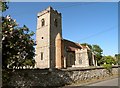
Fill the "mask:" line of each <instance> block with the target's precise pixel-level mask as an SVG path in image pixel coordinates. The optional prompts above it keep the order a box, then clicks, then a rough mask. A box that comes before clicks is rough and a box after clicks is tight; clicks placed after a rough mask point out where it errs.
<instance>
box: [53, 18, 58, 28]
mask: <svg viewBox="0 0 120 88" xmlns="http://www.w3.org/2000/svg"><path fill="white" fill-rule="evenodd" d="M54 25H55V27H57V26H58V22H57V19H54Z"/></svg>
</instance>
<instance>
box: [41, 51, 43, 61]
mask: <svg viewBox="0 0 120 88" xmlns="http://www.w3.org/2000/svg"><path fill="white" fill-rule="evenodd" d="M41 60H43V52H41Z"/></svg>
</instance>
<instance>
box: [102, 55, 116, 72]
mask: <svg viewBox="0 0 120 88" xmlns="http://www.w3.org/2000/svg"><path fill="white" fill-rule="evenodd" d="M103 59H104V64H103V66H104V67H105V68H106V69H107V70H108V71H109V73H111V70H112V65H115V64H116V61H115V59H114V58H113V57H112V56H104V57H103Z"/></svg>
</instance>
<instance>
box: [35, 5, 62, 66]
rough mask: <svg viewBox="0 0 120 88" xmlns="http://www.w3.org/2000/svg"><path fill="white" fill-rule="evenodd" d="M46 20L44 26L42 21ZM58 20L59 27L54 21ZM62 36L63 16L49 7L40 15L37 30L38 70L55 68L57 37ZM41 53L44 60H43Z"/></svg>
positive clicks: (36, 58)
mask: <svg viewBox="0 0 120 88" xmlns="http://www.w3.org/2000/svg"><path fill="white" fill-rule="evenodd" d="M42 19H44V22H45V23H44V26H42V22H41V20H42ZM55 19H57V22H58V25H57V27H56V26H55V25H54V20H55ZM58 34H60V35H61V36H62V28H61V14H60V13H58V12H57V11H55V10H53V9H52V8H51V7H48V8H47V9H46V10H44V11H42V12H40V13H38V18H37V30H36V41H37V45H36V57H35V60H36V62H37V63H36V68H50V67H51V68H54V67H55V59H56V53H55V52H56V46H55V39H56V36H57V35H58ZM41 52H42V53H43V59H42V60H41Z"/></svg>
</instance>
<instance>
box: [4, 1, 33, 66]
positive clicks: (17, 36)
mask: <svg viewBox="0 0 120 88" xmlns="http://www.w3.org/2000/svg"><path fill="white" fill-rule="evenodd" d="M5 4H6V3H5ZM4 6H5V5H4ZM5 8H6V6H5ZM6 9H7V8H6ZM6 9H4V8H3V11H5V10H6ZM33 35H34V32H32V31H30V30H29V28H27V27H26V26H25V25H24V26H23V27H19V26H18V24H17V23H16V20H14V19H12V18H11V16H10V15H8V16H6V17H2V67H3V68H7V66H8V65H9V66H10V67H11V68H12V67H13V66H23V65H25V62H26V60H27V61H28V60H29V62H30V65H31V63H32V65H34V63H35V61H34V59H33V58H34V56H35V53H34V51H35V49H34V45H35V41H34V40H33V39H32V36H33ZM27 65H29V64H28V63H27Z"/></svg>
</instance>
